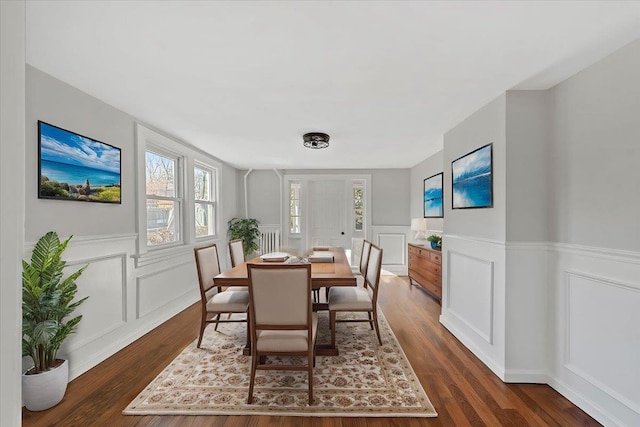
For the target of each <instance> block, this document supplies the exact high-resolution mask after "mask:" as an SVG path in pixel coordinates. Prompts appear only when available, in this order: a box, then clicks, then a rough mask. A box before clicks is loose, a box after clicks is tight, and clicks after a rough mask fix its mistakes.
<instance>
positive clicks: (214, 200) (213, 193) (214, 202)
mask: <svg viewBox="0 0 640 427" xmlns="http://www.w3.org/2000/svg"><path fill="white" fill-rule="evenodd" d="M196 168H197V169H200V170H203V171H206V172H209V174H210V175H211V180H212V182H213V184H212V185H209V191H210V194H209V199H210V200H200V199H197V198H196V195H195V191H196V190H195V171H196ZM191 171H192V175H193V179H194V185H193V186H192V187H193V192H194V195H193V207H194V209H193V210H192V214H193V215H194V218H193V234H194V237H195V239H196V240H198V241H202V240H207V239H214V238H216V237H217V236H218V229H219V227H218V217H219V212H218V206H219V204H218V197H219V196H218V194H219V193H218V168H216V167H214V166H211V165H208V164H206V163H202V162H200V161H197V160H196V161H194V164H193V167H192V168H191ZM196 203H199V204H205V205H209V206H211V207H212V209H213V224H212V225H213V234H207V235H206V236H197V235H196V222H195V205H196Z"/></svg>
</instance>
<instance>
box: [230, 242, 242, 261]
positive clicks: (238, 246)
mask: <svg viewBox="0 0 640 427" xmlns="http://www.w3.org/2000/svg"><path fill="white" fill-rule="evenodd" d="M229 255H230V256H231V267H235V266H236V265H238V264H242V263H243V262H244V261H245V259H244V246H243V244H242V239H236V240H232V241H230V242H229Z"/></svg>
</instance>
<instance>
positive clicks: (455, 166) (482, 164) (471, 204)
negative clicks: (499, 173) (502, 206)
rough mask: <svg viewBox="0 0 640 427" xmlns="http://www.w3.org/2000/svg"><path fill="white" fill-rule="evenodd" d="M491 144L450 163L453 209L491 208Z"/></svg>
mask: <svg viewBox="0 0 640 427" xmlns="http://www.w3.org/2000/svg"><path fill="white" fill-rule="evenodd" d="M492 150H493V144H487V145H485V146H483V147H480V148H478V149H477V150H474V151H472V152H470V153H468V154H465V155H464V156H462V157H459V158H457V159H456V160H454V161H453V162H451V174H452V178H453V179H452V181H453V185H452V193H453V194H452V197H451V205H452V208H453V209H471V208H490V207H493V158H492V157H493V152H492Z"/></svg>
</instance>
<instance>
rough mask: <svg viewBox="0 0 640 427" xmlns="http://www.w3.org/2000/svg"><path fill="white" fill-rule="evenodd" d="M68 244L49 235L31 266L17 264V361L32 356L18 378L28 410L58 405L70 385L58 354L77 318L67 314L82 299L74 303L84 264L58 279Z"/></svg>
mask: <svg viewBox="0 0 640 427" xmlns="http://www.w3.org/2000/svg"><path fill="white" fill-rule="evenodd" d="M70 240H71V237H69V238H68V239H67V240H65V241H62V242H61V241H60V239H59V237H58V234H57V233H56V232H54V231H50V232H48V233H47V234H45V235H44V236H42V237H41V238H40V240H38V243H36V246H35V248H34V249H33V253H32V254H31V262H27V261H24V260H23V261H22V357H25V356H29V357H31V359H32V360H33V364H34V366H33V367H32V368H30V369H28V370H27V371H26V372H24V373H23V374H22V400H23V404H24V405H25V406H26V407H27V409H29V410H30V411H42V410H44V409H48V408H50V407H52V406H55V405H57V404H58V403H59V402H60V401H61V400H62V398H63V397H64V393H65V392H66V390H67V383H68V382H69V364H68V362H67V361H66V360H62V359H58V358H57V352H58V349H59V348H60V345H61V344H62V342H63V341H64V340H65V338H67V337H68V336H69V335H70V334H71V333H72V332H74V331H75V329H76V327H77V326H78V323H79V322H80V319H82V316H81V315H79V316H75V317H72V318H70V317H69V316H70V315H71V313H72V312H73V311H74V310H75V309H76V308H77V307H78V306H79V305H80V304H82V303H83V302H84V301H85V300H86V299H87V297H85V298H82V299H80V300H78V301H75V302H74V301H73V300H74V298H75V296H76V293H77V290H78V288H77V285H76V283H75V281H76V279H77V278H78V277H80V275H81V274H82V272H83V271H84V270H85V268H87V266H86V265H85V266H84V267H82V268H80V269H79V270H77V271H76V272H74V273H72V274H70V275H68V276H67V277H66V278H65V279H63V277H62V276H63V270H64V268H65V266H66V264H67V263H66V262H65V261H63V260H62V253H63V252H64V251H65V249H66V248H67V245H68V244H69V241H70Z"/></svg>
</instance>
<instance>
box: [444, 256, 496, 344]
mask: <svg viewBox="0 0 640 427" xmlns="http://www.w3.org/2000/svg"><path fill="white" fill-rule="evenodd" d="M458 257H460V261H456V260H457V258H458ZM454 262H460V263H463V264H465V270H466V271H468V270H470V269H472V270H473V271H471V272H470V273H469V274H470V276H471V277H468V278H461V281H460V282H458V283H460V285H462V284H463V283H471V282H473V286H474V287H475V288H477V287H478V284H479V283H480V284H483V285H484V292H483V293H479V294H475V295H474V298H473V305H475V306H476V308H478V304H477V303H478V301H481V298H482V297H484V298H485V301H484V304H483V305H484V308H485V310H484V312H482V313H480V312H477V313H472V312H471V311H470V307H468V306H467V307H461V306H458V307H455V305H456V304H459V303H458V302H457V298H459V299H460V300H461V301H463V300H465V299H466V298H462V297H463V296H462V295H459V296H456V293H457V292H458V290H457V289H455V288H456V286H454V283H452V281H451V276H452V274H451V272H452V271H453V270H454V269H455V267H456V266H455V265H454ZM446 268H447V271H448V272H449V274H448V276H447V277H448V283H447V284H448V286H447V289H446V292H447V300H446V301H447V302H446V305H447V309H448V312H449V314H451V315H453V316H455V317H456V318H457V319H458V320H459V321H460V322H462V323H464V324H465V325H466V326H467V327H468V328H469V329H470V330H472V331H473V332H474V333H476V334H477V335H478V336H479V337H481V338H482V339H483V340H485V341H486V342H487V343H489V344H493V314H494V313H493V312H494V303H493V300H494V262H493V261H492V260H490V259H485V258H480V257H477V256H472V255H468V254H466V253H463V252H458V251H447V267H446ZM460 270H462V269H460ZM460 285H458V286H460ZM469 290H470V289H467V291H469ZM461 292H465V291H464V290H463V291H461ZM469 316H472V317H474V319H470V318H469ZM483 316H486V318H484V319H483V318H482V317H483ZM478 322H486V324H485V325H484V326H485V327H484V328H482V327H480V326H478V325H477V324H478Z"/></svg>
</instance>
